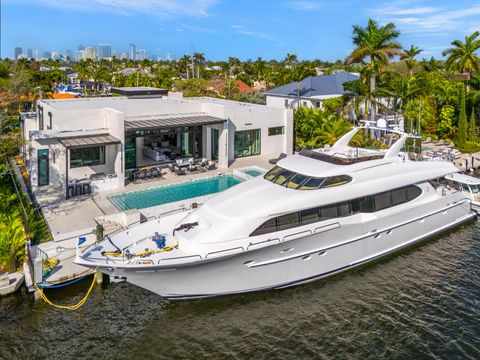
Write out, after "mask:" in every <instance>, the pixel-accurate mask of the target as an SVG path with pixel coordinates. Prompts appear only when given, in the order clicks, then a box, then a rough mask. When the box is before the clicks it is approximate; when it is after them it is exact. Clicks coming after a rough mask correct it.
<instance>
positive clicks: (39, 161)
mask: <svg viewBox="0 0 480 360" xmlns="http://www.w3.org/2000/svg"><path fill="white" fill-rule="evenodd" d="M117 90H119V91H118V92H120V93H122V94H124V95H126V96H121V97H104V98H85V99H65V100H45V99H44V100H39V101H38V102H37V106H36V113H26V114H23V119H24V136H25V139H26V140H27V141H26V143H27V145H25V146H24V148H23V155H24V160H25V163H26V166H27V169H28V172H29V175H30V181H31V187H32V190H33V192H34V193H35V192H37V191H39V190H41V189H45V190H50V189H51V190H56V191H61V192H63V193H64V194H65V196H66V197H67V198H68V197H72V196H76V195H77V194H78V193H79V192H82V189H81V187H79V186H78V184H82V182H85V183H87V182H88V184H89V185H88V186H89V188H88V192H90V191H92V192H97V191H102V190H104V189H112V188H118V187H123V186H125V178H126V176H128V173H129V171H131V170H135V169H138V168H140V167H144V166H149V165H166V164H168V163H169V162H171V161H172V160H173V159H176V158H179V157H188V158H192V157H193V158H207V159H209V160H213V161H216V162H217V163H218V166H219V167H221V168H228V166H229V164H231V162H232V161H233V160H235V159H236V158H240V157H246V156H251V157H255V156H260V155H271V156H272V158H273V157H276V156H278V154H280V153H286V154H290V153H291V152H292V147H293V112H292V110H291V109H285V108H283V109H279V108H273V107H269V106H264V105H255V104H247V103H240V102H234V101H228V100H221V99H213V98H206V97H205V98H189V99H184V98H182V97H181V96H178V95H177V96H174V95H172V96H164V95H161V94H164V93H165V92H163V93H162V92H161V91H158V90H159V89H151V88H122V89H117ZM73 184H77V185H76V186H73Z"/></svg>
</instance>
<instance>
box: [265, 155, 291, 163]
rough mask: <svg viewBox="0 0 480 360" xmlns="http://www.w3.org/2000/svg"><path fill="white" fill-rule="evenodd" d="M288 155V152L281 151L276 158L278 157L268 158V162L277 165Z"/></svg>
mask: <svg viewBox="0 0 480 360" xmlns="http://www.w3.org/2000/svg"><path fill="white" fill-rule="evenodd" d="M286 157H287V154H285V153H281V154H280V156H279V157H278V158H276V159H270V160H268V162H269V163H270V164H274V165H275V164H276V163H277V162H278V161H279V160H282V159H285V158H286Z"/></svg>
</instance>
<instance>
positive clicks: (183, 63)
mask: <svg viewBox="0 0 480 360" xmlns="http://www.w3.org/2000/svg"><path fill="white" fill-rule="evenodd" d="M191 61H192V58H191V57H190V55H188V54H185V55H183V56H182V57H181V58H180V59H179V60H178V63H179V65H180V69H181V70H183V69H185V72H186V73H187V79H188V68H189V67H190V63H191Z"/></svg>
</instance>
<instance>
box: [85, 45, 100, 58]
mask: <svg viewBox="0 0 480 360" xmlns="http://www.w3.org/2000/svg"><path fill="white" fill-rule="evenodd" d="M83 51H84V53H83V57H84V59H92V60H96V59H97V49H95V48H94V47H91V46H89V47H86V48H85V50H83Z"/></svg>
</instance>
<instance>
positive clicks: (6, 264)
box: [0, 211, 27, 273]
mask: <svg viewBox="0 0 480 360" xmlns="http://www.w3.org/2000/svg"><path fill="white" fill-rule="evenodd" d="M0 215H1V217H0V273H1V272H2V271H6V272H14V271H16V270H17V268H18V267H19V266H20V265H22V264H23V261H24V258H25V241H26V240H27V234H26V233H25V230H24V228H23V223H22V218H21V216H20V213H19V212H18V211H15V212H13V213H11V214H8V215H6V214H5V213H0Z"/></svg>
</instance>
